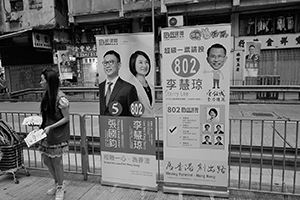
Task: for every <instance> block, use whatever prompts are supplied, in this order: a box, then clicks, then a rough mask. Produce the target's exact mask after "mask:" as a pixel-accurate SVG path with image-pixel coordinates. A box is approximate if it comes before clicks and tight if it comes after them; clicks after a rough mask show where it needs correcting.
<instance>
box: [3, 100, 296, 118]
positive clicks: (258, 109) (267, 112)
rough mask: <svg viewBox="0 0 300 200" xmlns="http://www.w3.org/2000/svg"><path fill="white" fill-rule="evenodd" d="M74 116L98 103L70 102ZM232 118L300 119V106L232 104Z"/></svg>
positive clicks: (23, 106) (8, 106) (32, 105)
mask: <svg viewBox="0 0 300 200" xmlns="http://www.w3.org/2000/svg"><path fill="white" fill-rule="evenodd" d="M156 105H157V106H156V107H157V108H156V116H162V104H156ZM39 106H40V102H8V101H6V102H0V111H1V112H39ZM70 112H71V113H73V114H97V113H99V103H98V102H70ZM229 117H230V118H235V119H236V118H237V119H240V118H241V119H267V120H281V119H283V120H284V119H290V120H298V119H300V106H299V105H290V104H289V105H285V104H231V105H230V111H229Z"/></svg>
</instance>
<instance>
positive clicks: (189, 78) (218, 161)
mask: <svg viewBox="0 0 300 200" xmlns="http://www.w3.org/2000/svg"><path fill="white" fill-rule="evenodd" d="M229 36H230V25H219V26H217V25H216V26H214V25H211V26H195V27H181V28H174V29H170V28H168V29H163V30H162V49H163V52H162V53H163V56H162V57H163V66H164V68H163V72H162V73H163V74H164V75H165V76H164V79H163V80H162V85H163V95H164V96H163V104H164V105H163V117H164V118H163V123H164V124H163V127H164V144H165V145H164V161H165V165H164V167H165V168H164V169H165V174H164V182H165V186H164V191H166V192H176V191H178V188H180V189H181V190H183V191H184V189H185V188H187V189H188V190H187V191H184V192H186V193H189V192H191V190H195V191H193V194H195V193H201V194H205V191H208V190H212V191H218V192H223V193H224V195H225V196H226V195H228V193H227V192H228V191H227V158H228V149H227V145H228V137H229V134H228V129H229V124H228V115H229V79H230V63H231V54H230V50H231V38H230V37H229ZM204 190H205V191H204ZM207 195H210V194H207Z"/></svg>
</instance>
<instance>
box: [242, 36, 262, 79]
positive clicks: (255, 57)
mask: <svg viewBox="0 0 300 200" xmlns="http://www.w3.org/2000/svg"><path fill="white" fill-rule="evenodd" d="M260 49H261V42H259V41H247V42H246V45H245V55H246V56H245V71H244V76H245V77H257V74H258V69H259V63H260Z"/></svg>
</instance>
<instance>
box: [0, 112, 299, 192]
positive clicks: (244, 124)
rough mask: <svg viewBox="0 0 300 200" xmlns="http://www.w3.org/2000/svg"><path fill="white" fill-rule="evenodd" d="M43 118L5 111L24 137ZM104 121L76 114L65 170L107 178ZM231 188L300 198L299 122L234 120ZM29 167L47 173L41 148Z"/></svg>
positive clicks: (31, 151)
mask: <svg viewBox="0 0 300 200" xmlns="http://www.w3.org/2000/svg"><path fill="white" fill-rule="evenodd" d="M30 115H38V113H25V112H0V118H2V119H3V120H4V121H6V122H8V124H10V125H11V126H12V128H13V129H14V130H15V131H16V132H17V133H19V134H20V135H23V136H25V135H26V134H28V133H29V132H30V131H31V128H28V127H26V126H23V125H22V121H23V119H24V118H25V117H28V116H30ZM161 124H162V118H161V117H156V159H157V182H158V183H159V184H160V183H161V184H162V183H163V167H162V166H163V143H164V142H163V135H162V134H161V133H162V132H163V127H162V125H161ZM99 125H100V116H99V115H97V114H84V115H79V114H71V116H70V130H71V138H70V151H69V152H68V153H67V154H66V155H64V166H65V168H64V170H65V171H66V172H72V173H78V174H82V176H83V179H84V180H87V179H88V177H89V176H99V177H100V176H101V153H100V127H99ZM229 125H230V127H229V145H228V147H229V154H228V165H229V166H228V186H229V189H231V190H240V191H252V192H253V191H254V192H263V193H271V194H280V195H285V196H300V179H299V178H298V176H299V171H300V168H299V167H300V163H299V162H300V158H298V154H299V153H300V150H299V148H298V145H299V142H300V141H299V139H300V138H299V137H298V133H299V120H264V119H255V120H254V119H245V118H243V119H230V123H229ZM23 151H24V160H25V163H24V164H25V166H26V167H28V168H34V169H41V170H45V169H46V166H44V165H43V163H42V160H41V156H40V153H39V152H38V150H37V146H32V147H30V148H27V147H26V146H24V149H23Z"/></svg>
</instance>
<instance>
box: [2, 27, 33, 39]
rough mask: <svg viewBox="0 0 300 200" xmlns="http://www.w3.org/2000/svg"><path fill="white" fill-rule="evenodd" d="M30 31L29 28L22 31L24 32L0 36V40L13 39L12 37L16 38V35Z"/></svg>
mask: <svg viewBox="0 0 300 200" xmlns="http://www.w3.org/2000/svg"><path fill="white" fill-rule="evenodd" d="M31 30H32V28H29V29H24V30H21V31H17V32H13V33H8V34H5V35H1V36H0V40H3V39H7V38H11V37H14V36H17V35H21V34H22V33H26V32H27V31H31Z"/></svg>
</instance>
